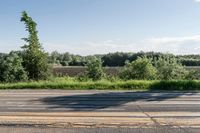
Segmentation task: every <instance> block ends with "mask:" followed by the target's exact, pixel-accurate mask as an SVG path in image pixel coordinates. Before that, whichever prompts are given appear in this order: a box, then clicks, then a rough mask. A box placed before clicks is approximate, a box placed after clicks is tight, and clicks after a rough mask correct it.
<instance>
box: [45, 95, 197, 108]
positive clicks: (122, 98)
mask: <svg viewBox="0 0 200 133" xmlns="http://www.w3.org/2000/svg"><path fill="white" fill-rule="evenodd" d="M193 94H194V93H151V92H150V93H149V92H105V93H95V94H78V95H69V96H58V97H46V98H42V99H41V101H42V102H43V103H45V104H47V105H51V107H49V108H51V109H52V108H70V109H72V110H74V111H85V110H87V111H95V110H98V109H105V108H109V107H117V106H120V105H123V104H126V103H129V102H136V101H145V102H152V101H165V100H168V99H173V98H177V97H180V96H182V95H187V96H188V95H193Z"/></svg>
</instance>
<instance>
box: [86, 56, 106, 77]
mask: <svg viewBox="0 0 200 133" xmlns="http://www.w3.org/2000/svg"><path fill="white" fill-rule="evenodd" d="M86 67H87V69H86V75H87V76H88V78H90V79H92V80H100V79H101V78H102V77H103V76H104V72H103V67H102V61H101V59H98V58H91V59H90V60H89V61H88V62H87V64H86Z"/></svg>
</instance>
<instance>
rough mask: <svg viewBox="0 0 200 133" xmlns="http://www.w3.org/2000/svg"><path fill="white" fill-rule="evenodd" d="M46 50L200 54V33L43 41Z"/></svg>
mask: <svg viewBox="0 0 200 133" xmlns="http://www.w3.org/2000/svg"><path fill="white" fill-rule="evenodd" d="M44 47H45V49H47V50H48V51H54V50H58V51H59V52H70V53H75V54H81V55H90V54H104V53H109V52H116V51H121V52H138V51H156V52H170V53H174V54H200V35H194V36H187V37H152V38H148V39H145V40H140V41H130V40H121V39H113V40H105V41H87V42H83V43H66V44H65V43H63V44H53V43H44Z"/></svg>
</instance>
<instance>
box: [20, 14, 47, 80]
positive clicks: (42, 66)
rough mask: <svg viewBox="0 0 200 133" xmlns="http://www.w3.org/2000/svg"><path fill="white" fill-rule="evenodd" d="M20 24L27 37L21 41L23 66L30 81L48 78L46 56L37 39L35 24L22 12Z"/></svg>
mask: <svg viewBox="0 0 200 133" xmlns="http://www.w3.org/2000/svg"><path fill="white" fill-rule="evenodd" d="M21 22H24V24H25V26H26V31H28V33H29V35H28V37H27V38H23V40H24V41H25V42H26V43H27V44H25V45H24V46H23V47H22V48H23V65H24V68H25V70H26V71H27V72H28V77H29V79H31V80H39V79H46V78H47V76H48V54H47V53H45V52H44V50H43V48H42V46H41V43H40V42H39V39H38V31H37V29H36V26H37V24H36V22H34V21H33V19H32V18H31V17H29V16H28V14H27V13H26V12H25V11H23V12H22V17H21Z"/></svg>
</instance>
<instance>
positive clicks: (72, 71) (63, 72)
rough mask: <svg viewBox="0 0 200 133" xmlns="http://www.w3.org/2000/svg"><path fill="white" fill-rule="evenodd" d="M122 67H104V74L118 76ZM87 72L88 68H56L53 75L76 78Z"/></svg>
mask: <svg viewBox="0 0 200 133" xmlns="http://www.w3.org/2000/svg"><path fill="white" fill-rule="evenodd" d="M120 69H121V67H104V72H105V73H106V74H108V75H112V76H115V75H118V74H119V72H120ZM85 71H86V67H81V66H80V67H78V66H73V67H71V66H69V67H54V68H53V74H54V75H56V76H70V77H74V76H77V75H80V74H83V73H84V72H85Z"/></svg>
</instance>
